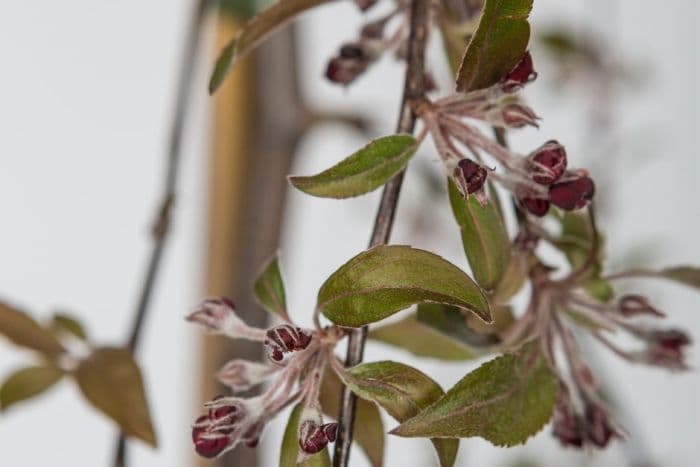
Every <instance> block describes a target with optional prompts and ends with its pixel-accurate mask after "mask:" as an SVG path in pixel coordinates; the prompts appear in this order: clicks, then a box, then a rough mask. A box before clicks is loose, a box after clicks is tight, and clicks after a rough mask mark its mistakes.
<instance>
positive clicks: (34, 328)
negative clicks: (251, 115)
mask: <svg viewBox="0 0 700 467" xmlns="http://www.w3.org/2000/svg"><path fill="white" fill-rule="evenodd" d="M0 333H1V334H4V335H5V336H6V337H7V338H8V339H10V340H11V341H12V342H14V343H15V344H17V345H21V346H23V347H27V348H29V349H33V350H36V351H39V352H42V353H44V354H47V355H58V354H61V353H63V352H65V349H64V348H63V346H62V345H61V343H60V342H58V340H57V339H56V338H55V337H54V336H53V334H51V333H50V332H49V331H47V330H45V329H44V328H42V327H41V326H39V324H38V323H37V322H36V321H34V320H33V319H32V318H31V317H30V316H29V315H28V314H26V313H25V312H23V311H20V310H18V309H16V308H12V307H10V306H9V305H7V304H6V303H3V302H0Z"/></svg>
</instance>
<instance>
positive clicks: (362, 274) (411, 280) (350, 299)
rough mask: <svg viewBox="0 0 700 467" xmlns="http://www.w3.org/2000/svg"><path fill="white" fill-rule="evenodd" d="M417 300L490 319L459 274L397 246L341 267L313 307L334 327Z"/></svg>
mask: <svg viewBox="0 0 700 467" xmlns="http://www.w3.org/2000/svg"><path fill="white" fill-rule="evenodd" d="M423 302H436V303H445V304H449V305H453V306H456V307H460V308H464V309H466V310H469V311H471V312H473V313H475V314H476V315H477V316H479V317H480V318H481V319H483V320H484V321H486V322H490V321H491V311H490V308H489V303H488V300H487V299H486V297H485V296H484V293H483V292H482V290H481V289H480V288H479V286H478V285H476V284H475V283H474V282H473V281H472V280H471V279H470V278H469V276H467V275H466V274H465V273H464V272H463V271H462V270H460V269H459V268H458V267H456V266H455V265H453V264H452V263H450V262H448V261H446V260H444V259H443V258H441V257H440V256H437V255H435V254H433V253H430V252H427V251H424V250H419V249H416V248H411V247H408V246H401V245H383V246H378V247H375V248H372V249H370V250H367V251H364V252H362V253H360V254H359V255H357V256H355V257H354V258H352V259H351V260H350V261H348V262H347V263H345V264H344V265H343V266H341V267H340V269H338V270H337V271H336V272H334V273H333V274H332V275H331V276H330V277H329V278H328V279H327V280H326V282H324V283H323V285H322V286H321V289H320V290H319V292H318V299H317V305H316V306H317V308H318V309H319V310H321V311H322V312H323V314H324V315H325V316H326V317H327V318H328V319H330V320H331V321H333V322H334V323H335V324H338V325H341V326H351V327H358V326H363V325H365V324H369V323H373V322H376V321H379V320H381V319H384V318H386V317H387V316H390V315H392V314H394V313H396V312H397V311H399V310H403V309H404V308H407V307H409V306H411V305H413V304H417V303H423Z"/></svg>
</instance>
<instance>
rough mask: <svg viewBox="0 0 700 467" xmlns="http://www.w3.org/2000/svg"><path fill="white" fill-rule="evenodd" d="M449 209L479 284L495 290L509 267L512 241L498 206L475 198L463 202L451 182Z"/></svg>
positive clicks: (449, 181)
mask: <svg viewBox="0 0 700 467" xmlns="http://www.w3.org/2000/svg"><path fill="white" fill-rule="evenodd" d="M448 191H449V195H450V205H451V206H452V213H453V214H454V217H455V219H456V220H457V224H458V225H459V229H460V232H461V234H462V245H463V246H464V253H465V254H466V255H467V259H468V260H469V266H470V267H471V269H472V272H473V273H474V279H476V282H477V283H478V284H479V285H480V286H481V287H483V288H484V289H486V290H493V289H494V288H495V287H496V286H497V285H498V283H499V282H500V280H501V278H502V277H503V273H504V271H505V270H506V267H507V266H508V258H509V256H510V241H509V239H508V232H506V228H505V226H504V225H503V220H502V219H501V215H500V214H499V212H498V209H497V208H496V205H495V204H494V203H492V202H489V203H488V204H486V205H485V206H482V205H481V204H479V201H477V199H476V198H475V197H474V196H470V197H469V198H468V199H466V200H465V199H464V198H463V197H462V195H461V193H460V192H459V189H458V188H457V186H456V185H455V184H454V182H453V181H452V180H448Z"/></svg>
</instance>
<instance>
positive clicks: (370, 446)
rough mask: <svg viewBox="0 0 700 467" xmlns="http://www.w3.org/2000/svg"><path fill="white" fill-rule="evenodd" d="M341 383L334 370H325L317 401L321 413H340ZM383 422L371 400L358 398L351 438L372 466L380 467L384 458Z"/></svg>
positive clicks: (330, 415)
mask: <svg viewBox="0 0 700 467" xmlns="http://www.w3.org/2000/svg"><path fill="white" fill-rule="evenodd" d="M342 389H343V383H342V382H341V381H340V379H339V378H338V375H336V374H335V372H334V371H326V372H324V374H323V381H322V382H321V391H320V393H319V402H320V403H321V409H322V410H323V413H324V414H326V415H328V416H329V417H332V418H334V419H335V420H337V419H338V416H339V414H340V393H341V391H342ZM384 438H385V435H384V423H383V422H382V417H381V415H380V414H379V409H377V406H376V405H374V403H372V402H368V401H366V400H363V399H358V400H357V404H356V406H355V428H354V430H353V439H354V440H355V442H356V443H357V444H358V445H359V446H360V448H362V450H363V451H364V452H365V454H367V458H368V459H369V461H370V463H371V465H372V466H373V467H381V466H382V462H383V458H384V441H385V440H384Z"/></svg>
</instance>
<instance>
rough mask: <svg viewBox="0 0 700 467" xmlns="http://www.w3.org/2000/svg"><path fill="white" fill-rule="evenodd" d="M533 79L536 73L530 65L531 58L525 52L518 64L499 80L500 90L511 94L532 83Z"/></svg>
mask: <svg viewBox="0 0 700 467" xmlns="http://www.w3.org/2000/svg"><path fill="white" fill-rule="evenodd" d="M535 78H537V72H536V71H535V66H534V65H533V63H532V56H531V55H530V52H529V51H528V52H525V55H523V57H522V58H521V59H520V61H519V62H518V64H517V65H515V67H514V68H513V69H512V70H510V72H509V73H508V74H507V75H506V76H505V77H504V78H503V80H501V83H502V84H501V89H503V90H504V91H505V92H513V91H516V90H518V89H520V88H521V87H523V86H524V85H526V84H527V83H530V82H532V81H534V80H535Z"/></svg>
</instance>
